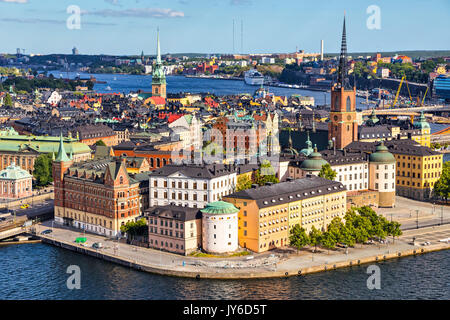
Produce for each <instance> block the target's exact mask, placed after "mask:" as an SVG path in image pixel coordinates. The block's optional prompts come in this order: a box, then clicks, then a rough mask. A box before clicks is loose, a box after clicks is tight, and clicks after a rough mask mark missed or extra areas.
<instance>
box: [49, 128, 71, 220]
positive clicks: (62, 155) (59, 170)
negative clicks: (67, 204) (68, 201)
mask: <svg viewBox="0 0 450 320" xmlns="http://www.w3.org/2000/svg"><path fill="white" fill-rule="evenodd" d="M72 163H73V160H72V159H70V158H69V157H68V156H67V153H66V150H65V148H64V141H63V136H62V133H61V135H60V137H59V149H58V154H57V155H56V159H54V160H53V164H52V171H53V172H52V175H53V184H54V193H55V202H54V203H55V218H56V217H57V216H58V214H59V209H63V210H64V174H65V173H66V171H67V170H68V169H69V168H70V166H71V165H72ZM58 222H62V221H58Z"/></svg>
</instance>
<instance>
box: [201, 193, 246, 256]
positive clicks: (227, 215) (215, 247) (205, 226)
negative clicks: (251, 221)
mask: <svg viewBox="0 0 450 320" xmlns="http://www.w3.org/2000/svg"><path fill="white" fill-rule="evenodd" d="M200 211H201V212H202V247H203V250H205V251H206V252H210V253H225V252H233V251H236V250H237V249H238V212H239V209H238V208H236V207H235V206H234V205H233V204H231V203H228V202H225V201H217V202H212V203H209V204H207V205H206V207H205V208H204V209H201V210H200Z"/></svg>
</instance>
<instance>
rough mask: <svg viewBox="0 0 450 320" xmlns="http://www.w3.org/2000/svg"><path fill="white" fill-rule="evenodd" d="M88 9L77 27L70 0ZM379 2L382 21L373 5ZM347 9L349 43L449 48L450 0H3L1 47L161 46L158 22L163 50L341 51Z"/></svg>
mask: <svg viewBox="0 0 450 320" xmlns="http://www.w3.org/2000/svg"><path fill="white" fill-rule="evenodd" d="M70 5H77V6H79V7H80V9H81V13H82V14H81V29H79V30H70V29H68V28H67V26H66V20H67V18H68V17H69V16H70V14H68V13H67V7H69V6H70ZM370 5H377V6H378V7H379V8H380V13H381V29H380V30H369V29H368V28H367V26H366V21H367V19H368V18H369V14H367V13H366V10H367V8H368V7H369V6H370ZM344 12H346V16H347V37H348V50H349V51H350V52H361V51H396V50H425V49H428V50H449V49H450V32H449V30H450V19H449V13H450V1H448V0H427V1H425V0H420V1H419V0H386V1H385V0H369V1H367V0H327V1H325V0H315V1H311V0H307V1H305V0H0V39H1V41H0V52H10V53H12V52H15V51H16V48H25V49H26V53H41V54H48V53H70V52H71V49H72V47H73V46H76V47H77V48H78V50H79V51H80V53H82V54H101V53H103V54H140V52H141V51H142V50H144V52H145V53H146V54H153V53H154V52H155V48H156V43H155V42H156V29H157V27H158V26H159V28H160V32H161V50H162V52H163V53H179V52H201V53H216V52H219V53H231V52H233V19H234V20H235V51H234V52H235V53H239V52H241V20H243V29H244V32H243V39H244V46H243V52H245V53H249V52H251V53H268V52H293V51H295V49H296V47H298V48H299V49H304V50H305V51H307V52H318V51H319V47H320V40H321V39H323V40H324V42H325V52H338V51H339V49H340V38H341V31H342V19H343V15H344Z"/></svg>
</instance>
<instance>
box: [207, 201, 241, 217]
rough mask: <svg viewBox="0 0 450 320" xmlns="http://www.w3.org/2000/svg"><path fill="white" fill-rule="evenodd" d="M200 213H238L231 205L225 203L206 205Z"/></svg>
mask: <svg viewBox="0 0 450 320" xmlns="http://www.w3.org/2000/svg"><path fill="white" fill-rule="evenodd" d="M200 211H201V212H202V213H206V214H232V213H237V212H239V209H238V208H236V207H235V206H234V205H233V204H232V203H229V202H225V201H216V202H212V203H208V204H207V205H206V208H204V209H201V210H200Z"/></svg>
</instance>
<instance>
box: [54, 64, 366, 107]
mask: <svg viewBox="0 0 450 320" xmlns="http://www.w3.org/2000/svg"><path fill="white" fill-rule="evenodd" d="M50 73H51V74H53V76H54V77H55V78H61V77H63V78H70V79H73V78H75V77H77V76H78V74H77V73H76V72H61V71H52V72H50ZM79 75H80V78H81V79H88V78H89V77H90V76H93V77H95V78H96V79H97V81H106V83H96V84H95V85H94V90H95V91H97V92H99V93H113V92H117V93H129V92H130V91H134V92H136V91H138V90H143V91H145V92H151V90H152V76H151V75H127V74H90V73H79ZM114 79H116V80H114ZM166 80H167V92H169V93H179V92H190V93H200V92H209V93H213V94H216V95H231V94H239V93H249V94H252V95H253V93H254V92H255V91H256V90H257V89H258V86H250V85H248V84H246V83H245V82H244V81H240V80H220V79H201V78H186V77H183V76H167V77H166ZM108 87H110V88H111V89H109V88H108ZM269 91H270V92H272V93H274V94H275V95H277V96H288V97H290V96H291V95H293V94H300V95H302V96H311V97H314V99H315V103H316V105H323V104H325V103H328V104H329V103H330V93H329V92H322V91H311V90H303V89H290V88H280V87H270V88H269ZM362 101H364V99H363V98H359V97H356V107H357V108H360V109H366V108H367V106H366V105H364V104H361V102H362Z"/></svg>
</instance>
